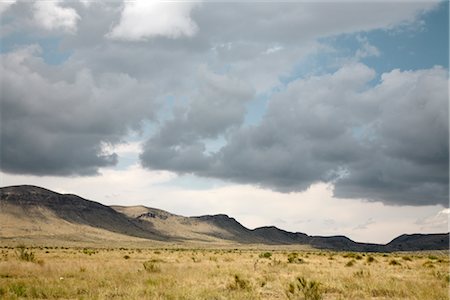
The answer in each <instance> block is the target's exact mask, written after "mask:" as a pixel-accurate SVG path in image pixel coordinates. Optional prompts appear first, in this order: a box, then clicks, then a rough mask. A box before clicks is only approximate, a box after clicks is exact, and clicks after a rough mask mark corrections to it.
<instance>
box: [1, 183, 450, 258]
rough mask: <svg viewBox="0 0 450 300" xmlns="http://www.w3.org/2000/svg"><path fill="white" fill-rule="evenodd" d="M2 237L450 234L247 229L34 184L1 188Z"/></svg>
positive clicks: (338, 243)
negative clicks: (112, 203) (103, 201)
mask: <svg viewBox="0 0 450 300" xmlns="http://www.w3.org/2000/svg"><path fill="white" fill-rule="evenodd" d="M0 190H1V199H0V241H1V240H8V239H17V238H31V237H32V238H34V239H35V240H39V238H42V240H46V241H48V240H51V239H59V240H69V241H78V242H83V241H95V240H102V239H109V240H111V241H116V240H117V241H125V240H127V239H136V240H148V241H159V242H170V243H185V242H193V243H206V244H211V245H214V244H228V245H233V244H266V245H308V246H312V247H315V248H319V249H330V250H343V251H383V252H390V251H416V250H448V249H449V234H448V233H444V234H414V235H401V236H399V237H397V238H395V239H394V240H392V241H391V242H390V243H388V244H386V245H379V244H367V243H357V242H354V241H352V240H351V239H349V238H347V237H345V236H328V237H323V236H309V235H307V234H305V233H300V232H296V233H293V232H288V231H285V230H282V229H279V228H277V227H274V226H265V227H259V228H255V229H253V230H252V229H248V228H246V227H245V226H243V225H242V224H240V223H239V222H238V221H236V220H235V219H234V218H231V217H229V216H227V215H224V214H218V215H206V216H198V217H184V216H179V215H175V214H171V213H169V212H166V211H164V210H160V209H156V208H149V207H145V206H111V207H110V206H105V205H102V204H100V203H97V202H94V201H90V200H86V199H83V198H81V197H79V196H76V195H71V194H59V193H56V192H53V191H50V190H47V189H44V188H40V187H36V186H28V185H23V186H10V187H4V188H1V189H0Z"/></svg>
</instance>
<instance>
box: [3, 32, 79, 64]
mask: <svg viewBox="0 0 450 300" xmlns="http://www.w3.org/2000/svg"><path fill="white" fill-rule="evenodd" d="M60 43H61V38H59V37H46V38H36V37H33V36H30V35H27V34H23V33H20V34H19V33H15V34H11V35H8V36H5V37H2V39H1V44H0V52H1V53H8V52H11V51H14V50H16V49H18V48H21V47H25V46H27V45H32V44H37V45H39V46H40V47H41V49H42V54H41V57H42V59H43V60H44V62H45V63H47V64H49V65H60V64H62V63H64V62H65V61H67V60H68V59H69V57H70V56H71V55H72V53H73V51H71V50H68V49H65V50H64V49H62V48H61V47H60Z"/></svg>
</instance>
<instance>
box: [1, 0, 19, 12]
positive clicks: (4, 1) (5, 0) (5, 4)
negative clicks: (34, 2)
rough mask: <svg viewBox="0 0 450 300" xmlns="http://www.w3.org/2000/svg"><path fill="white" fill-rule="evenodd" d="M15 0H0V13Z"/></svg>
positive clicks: (15, 0)
mask: <svg viewBox="0 0 450 300" xmlns="http://www.w3.org/2000/svg"><path fill="white" fill-rule="evenodd" d="M16 2H17V0H2V1H0V15H1V14H2V13H3V12H4V11H6V10H7V9H8V8H9V7H10V6H11V5H13V4H14V3H16Z"/></svg>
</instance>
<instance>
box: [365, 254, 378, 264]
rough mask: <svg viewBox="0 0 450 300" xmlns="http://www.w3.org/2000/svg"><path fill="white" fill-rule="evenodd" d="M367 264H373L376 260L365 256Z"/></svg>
mask: <svg viewBox="0 0 450 300" xmlns="http://www.w3.org/2000/svg"><path fill="white" fill-rule="evenodd" d="M367 262H368V263H373V262H376V259H375V258H374V257H373V256H371V255H369V256H367Z"/></svg>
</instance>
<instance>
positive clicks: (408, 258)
mask: <svg viewBox="0 0 450 300" xmlns="http://www.w3.org/2000/svg"><path fill="white" fill-rule="evenodd" d="M402 259H403V260H405V261H412V259H411V257H409V256H403V257H402Z"/></svg>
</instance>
